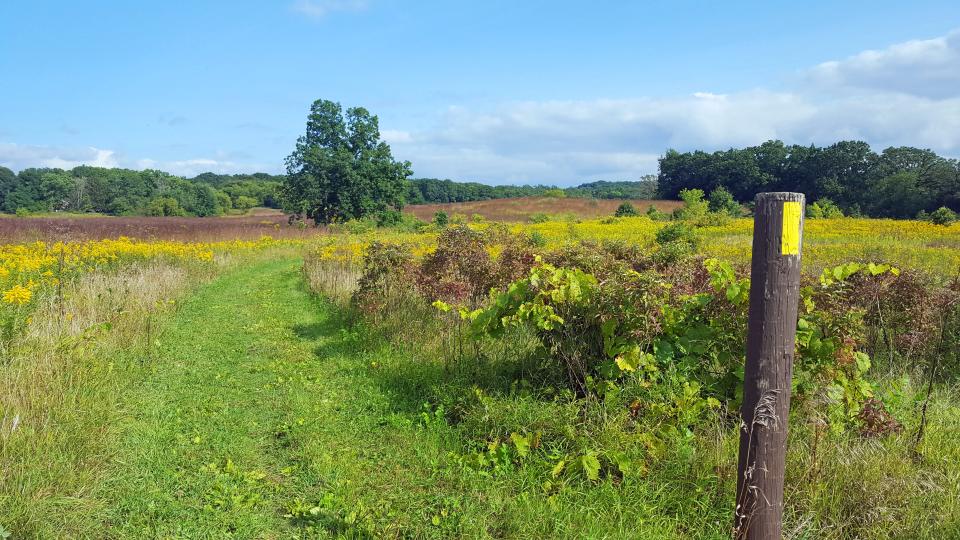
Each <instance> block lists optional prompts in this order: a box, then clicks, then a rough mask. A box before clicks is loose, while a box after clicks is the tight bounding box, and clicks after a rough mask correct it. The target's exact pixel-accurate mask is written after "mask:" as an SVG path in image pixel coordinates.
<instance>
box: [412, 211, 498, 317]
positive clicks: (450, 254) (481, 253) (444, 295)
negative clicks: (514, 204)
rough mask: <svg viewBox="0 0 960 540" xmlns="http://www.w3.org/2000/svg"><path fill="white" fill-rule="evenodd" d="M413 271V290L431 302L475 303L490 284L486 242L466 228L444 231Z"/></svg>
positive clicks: (491, 271)
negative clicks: (415, 289)
mask: <svg viewBox="0 0 960 540" xmlns="http://www.w3.org/2000/svg"><path fill="white" fill-rule="evenodd" d="M417 272H418V276H419V279H418V284H417V287H418V288H419V290H420V292H421V293H422V294H423V296H424V297H425V298H426V299H428V300H431V301H432V300H443V301H444V302H449V303H470V304H476V303H477V302H478V301H479V300H480V299H481V298H483V297H485V296H486V295H487V292H488V291H489V290H490V288H491V287H492V286H493V283H494V261H493V259H492V258H491V257H490V254H489V253H488V252H487V242H486V239H485V238H484V235H483V233H481V232H479V231H474V230H472V229H470V228H469V227H466V226H458V227H448V228H446V229H444V230H443V232H441V233H440V236H439V237H438V238H437V249H436V250H435V251H434V252H433V253H430V254H428V255H427V256H426V257H424V259H423V262H422V263H421V264H420V267H419V268H418V270H417Z"/></svg>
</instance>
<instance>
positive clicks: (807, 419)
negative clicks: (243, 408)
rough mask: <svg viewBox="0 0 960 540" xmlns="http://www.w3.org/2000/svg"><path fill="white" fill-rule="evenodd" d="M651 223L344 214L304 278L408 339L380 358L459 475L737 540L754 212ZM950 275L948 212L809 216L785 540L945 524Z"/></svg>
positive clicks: (958, 319) (953, 346) (949, 490)
mask: <svg viewBox="0 0 960 540" xmlns="http://www.w3.org/2000/svg"><path fill="white" fill-rule="evenodd" d="M685 209H686V208H685ZM688 215H689V214H688ZM656 217H658V218H660V219H651V218H650V217H623V218H604V219H596V220H576V219H571V220H562V219H561V220H551V221H543V222H539V223H530V224H504V223H495V222H488V221H486V220H483V219H474V220H470V221H469V222H468V221H467V220H466V219H463V218H461V219H458V220H456V222H451V223H449V224H447V225H446V226H440V224H439V223H436V224H434V225H430V226H427V227H421V228H420V229H419V230H418V231H417V232H412V231H410V232H403V231H400V230H389V231H385V230H383V229H379V230H377V229H370V230H361V229H360V228H359V227H356V228H353V229H352V231H349V232H348V229H349V228H348V227H344V228H342V229H340V231H339V232H337V231H336V229H337V228H334V229H335V230H334V234H330V235H327V236H324V237H322V238H321V239H320V240H319V244H318V245H317V246H315V247H314V248H313V249H311V250H310V251H309V253H308V254H307V256H306V258H305V264H304V274H305V276H306V278H307V280H308V282H309V283H310V285H311V287H312V288H313V289H314V290H315V291H317V292H318V293H320V294H321V295H323V296H324V297H326V298H327V299H329V300H332V301H334V302H335V303H336V304H337V305H339V306H340V307H341V308H342V309H344V310H346V312H347V313H349V314H350V316H351V317H352V318H353V319H352V320H355V321H359V322H360V325H359V326H358V328H360V329H361V331H362V332H363V335H364V337H365V339H367V338H368V337H369V336H379V337H380V338H381V339H384V340H385V341H387V342H389V343H390V344H391V346H392V347H396V348H397V349H398V350H401V351H405V352H404V355H403V356H404V358H403V359H397V360H394V361H393V362H392V363H388V362H387V361H386V360H383V359H382V358H380V357H378V358H377V360H376V361H375V362H373V363H372V364H371V366H372V367H373V368H374V369H375V370H376V371H378V372H388V371H392V373H390V374H389V375H385V378H386V379H387V380H389V381H403V382H404V384H403V392H402V393H400V394H402V395H404V396H405V397H406V398H407V399H410V400H411V401H415V402H420V403H422V404H423V411H424V412H422V415H423V418H425V420H424V421H423V423H424V424H425V425H428V426H432V425H434V424H438V425H441V426H442V427H443V429H450V430H453V431H454V432H455V433H456V434H457V435H458V436H459V437H461V440H463V441H465V442H464V443H463V444H462V447H461V448H459V449H457V450H456V451H455V452H452V455H453V456H454V459H455V460H456V464H457V466H459V467H460V468H462V469H463V470H464V471H466V472H465V473H464V476H470V475H477V476H479V477H482V478H496V479H497V481H498V482H501V483H506V484H508V485H509V486H510V489H514V490H517V491H521V490H526V489H528V486H531V485H540V486H542V488H541V489H540V490H536V489H534V490H532V491H538V492H539V493H537V494H535V495H531V497H534V498H536V497H538V496H542V497H543V498H545V499H546V503H545V504H544V505H542V506H540V507H538V511H537V513H535V514H534V515H527V516H526V517H525V519H527V520H529V521H531V522H534V523H539V520H540V519H541V518H542V517H543V516H544V515H546V516H547V517H546V519H545V521H547V522H549V521H550V520H560V519H564V518H563V517H560V516H570V515H576V514H577V513H578V512H582V511H583V506H584V500H585V499H589V498H591V497H596V500H603V503H601V504H598V505H597V507H599V508H602V509H604V510H606V509H610V508H615V507H619V506H620V505H621V504H622V503H623V501H644V504H648V505H650V507H653V508H656V509H657V510H656V511H655V514H656V516H655V517H653V518H652V520H653V521H656V520H661V521H662V522H669V523H673V522H674V520H676V521H678V522H680V523H682V524H683V525H681V526H679V527H678V528H677V529H676V531H677V534H675V535H665V536H664V537H700V538H715V537H725V536H727V535H728V534H729V525H728V524H729V510H730V509H731V508H733V507H734V500H733V494H734V488H735V480H736V478H737V474H736V463H737V450H736V449H737V445H738V439H739V433H738V430H739V422H740V415H739V411H740V407H741V405H742V403H741V400H742V394H741V388H742V384H743V377H744V369H743V366H744V340H745V336H746V333H747V320H748V298H749V291H750V284H751V280H750V276H749V273H748V272H749V260H750V250H751V243H752V233H753V231H752V221H751V220H749V219H733V218H730V217H728V216H721V215H715V214H712V213H710V214H708V213H706V212H703V213H701V214H699V215H695V216H694V217H693V218H690V217H685V216H684V215H683V213H679V215H677V214H675V215H674V219H671V220H669V221H668V220H667V218H666V217H665V216H656ZM958 274H960V225H958V224H954V225H951V226H940V225H933V224H929V223H921V222H915V221H893V220H872V219H853V218H842V219H809V220H807V222H806V225H805V228H804V242H803V275H802V278H801V291H800V297H801V300H802V301H801V304H800V306H801V308H800V312H799V314H798V315H799V320H798V324H797V341H796V353H795V357H794V360H793V379H792V382H793V385H792V389H791V396H792V397H791V414H790V419H789V423H790V425H791V428H790V430H791V431H790V442H789V444H788V456H787V473H786V475H787V479H786V493H787V494H788V501H787V508H788V514H787V515H786V516H785V523H786V525H785V527H786V528H787V529H791V530H795V531H800V532H799V533H797V535H796V536H795V537H809V538H942V537H948V536H949V537H953V536H954V535H951V534H949V533H948V532H947V531H954V529H952V528H951V527H954V526H955V524H956V523H958V522H960V521H958V518H957V516H960V506H958V505H957V501H960V497H958V496H957V495H958V489H960V484H958V483H956V482H955V479H956V478H957V477H958V475H960V471H958V470H957V469H956V468H955V467H952V466H951V467H950V468H949V470H947V469H943V468H938V467H941V465H940V464H944V463H947V462H951V463H952V462H953V461H951V460H952V459H953V456H956V455H958V454H957V452H958V451H960V449H958V446H957V444H956V442H955V439H954V438H952V436H948V435H946V434H947V433H950V432H951V431H955V430H956V429H957V422H958V421H960V409H958V407H957V406H956V403H957V401H956V397H955V390H954V389H955V382H956V380H957V377H958V376H960V357H958V356H957V353H956V351H957V350H958V348H957V343H960V276H958ZM410 396H413V397H410ZM931 411H936V412H935V413H933V414H931V413H930V412H931ZM934 464H937V465H934ZM934 469H937V470H936V472H934ZM890 471H895V472H892V473H891V472H890ZM937 475H942V479H943V481H939V480H932V484H931V485H932V487H929V488H928V487H919V486H921V485H923V482H924V481H925V480H921V479H929V478H934V477H935V476H937ZM664 486H669V488H668V489H666V490H664V489H663V487H664ZM665 491H666V492H669V493H665ZM523 493H524V495H527V494H528V492H527V491H523ZM934 493H936V494H935V495H934ZM933 498H935V499H936V502H932V501H933ZM691 500H696V501H697V502H698V504H695V505H691V504H690V501H691ZM558 501H562V502H558ZM563 505H566V506H563ZM934 507H935V508H937V510H938V512H940V513H939V514H938V515H937V516H936V517H932V518H929V519H928V518H926V517H923V516H928V515H930V512H929V510H928V509H929V508H934ZM604 510H600V513H603V512H604ZM541 512H542V513H541ZM553 512H556V513H555V514H553ZM612 514H615V512H611V515H612ZM688 524H693V525H691V528H689V529H687V528H686V527H687V526H688ZM546 527H549V526H546Z"/></svg>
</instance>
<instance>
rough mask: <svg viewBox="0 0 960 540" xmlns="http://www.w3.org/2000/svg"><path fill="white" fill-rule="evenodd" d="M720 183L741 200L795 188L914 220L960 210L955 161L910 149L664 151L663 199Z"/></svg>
mask: <svg viewBox="0 0 960 540" xmlns="http://www.w3.org/2000/svg"><path fill="white" fill-rule="evenodd" d="M720 187H723V188H725V189H726V190H727V191H729V192H730V193H731V194H732V195H733V196H734V198H736V199H737V200H739V201H749V200H752V199H753V197H754V196H755V195H756V194H757V193H759V192H762V191H798V192H802V193H804V194H806V196H807V200H808V201H811V202H813V201H816V200H820V199H829V200H830V201H832V202H833V203H835V204H836V205H837V206H838V207H839V208H841V209H842V210H843V211H845V212H847V213H851V214H855V215H856V214H863V215H869V216H875V217H893V218H912V217H915V216H917V214H918V213H920V212H921V211H925V212H930V211H933V210H935V209H937V208H939V207H947V208H952V209H954V210H957V209H960V164H958V162H957V160H955V159H947V158H943V157H940V156H938V155H937V154H935V153H934V152H932V151H930V150H923V149H919V148H912V147H908V146H901V147H891V148H887V149H886V150H884V151H882V152H881V153H879V154H877V153H875V152H874V151H873V150H871V148H870V145H868V144H867V143H865V142H862V141H840V142H838V143H835V144H832V145H830V146H824V147H817V146H814V145H810V146H801V145H786V144H784V143H783V142H781V141H767V142H765V143H763V144H761V145H759V146H752V147H747V148H742V149H735V148H732V149H730V150H722V151H718V152H713V153H707V152H702V151H699V150H698V151H694V152H677V151H676V150H669V151H667V153H666V154H665V155H664V156H663V157H662V158H660V174H659V177H658V195H659V196H660V197H663V198H669V199H674V198H676V197H678V196H679V194H680V191H681V190H683V189H701V190H703V191H704V192H712V191H714V190H716V189H717V188H720Z"/></svg>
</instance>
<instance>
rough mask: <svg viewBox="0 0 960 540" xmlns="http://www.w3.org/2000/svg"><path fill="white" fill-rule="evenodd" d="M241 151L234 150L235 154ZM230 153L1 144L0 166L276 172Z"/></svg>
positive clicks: (189, 173)
mask: <svg viewBox="0 0 960 540" xmlns="http://www.w3.org/2000/svg"><path fill="white" fill-rule="evenodd" d="M242 155H243V154H240V153H235V154H234V157H236V156H242ZM230 156H231V155H229V154H223V153H217V155H216V156H215V157H212V158H206V157H202V158H193V159H182V160H155V159H150V158H141V159H126V158H124V157H123V156H121V155H120V154H118V153H117V152H116V151H114V150H105V149H102V148H94V147H92V146H91V147H83V148H68V147H55V146H35V145H24V144H16V143H0V166H3V167H7V168H9V169H13V170H14V171H20V170H23V169H27V168H31V167H50V168H58V169H72V168H74V167H78V166H80V165H91V166H94V167H123V168H128V169H137V170H143V169H158V170H161V171H165V172H169V173H171V174H176V175H179V176H188V177H189V176H196V175H198V174H200V173H204V172H215V173H218V174H236V173H244V172H256V171H266V172H272V171H276V170H277V167H276V165H273V166H271V165H265V164H262V163H251V162H239V161H236V160H235V159H231V157H230Z"/></svg>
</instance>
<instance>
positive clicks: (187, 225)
mask: <svg viewBox="0 0 960 540" xmlns="http://www.w3.org/2000/svg"><path fill="white" fill-rule="evenodd" d="M316 232H317V231H316V229H314V228H313V227H312V226H308V227H306V228H301V227H296V226H290V225H289V224H288V223H287V216H286V214H283V213H282V212H280V211H277V210H269V209H257V210H256V211H255V212H251V213H249V214H247V215H244V216H228V217H206V218H198V217H111V216H89V217H88V216H83V215H65V216H62V217H61V216H44V217H20V218H18V217H12V216H4V217H0V243H11V242H33V241H37V240H43V241H71V240H101V239H104V238H117V237H118V236H127V237H130V238H137V239H140V240H180V241H184V242H196V241H201V240H202V241H207V242H214V241H219V240H255V239H257V238H260V237H261V236H264V235H269V236H272V237H274V238H300V237H307V236H311V235H314V234H316Z"/></svg>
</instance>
